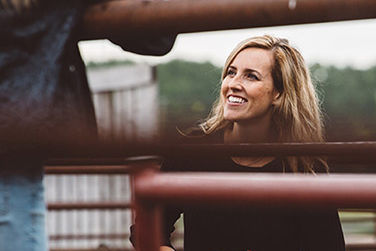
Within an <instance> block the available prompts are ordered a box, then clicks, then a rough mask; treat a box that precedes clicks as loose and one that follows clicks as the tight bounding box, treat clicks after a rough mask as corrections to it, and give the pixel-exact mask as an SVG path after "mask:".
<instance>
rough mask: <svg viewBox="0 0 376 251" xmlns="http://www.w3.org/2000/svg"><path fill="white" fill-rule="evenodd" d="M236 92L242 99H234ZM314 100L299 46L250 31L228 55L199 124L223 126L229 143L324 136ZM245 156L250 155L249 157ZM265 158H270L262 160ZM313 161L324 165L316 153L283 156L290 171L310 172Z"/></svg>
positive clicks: (319, 139)
mask: <svg viewBox="0 0 376 251" xmlns="http://www.w3.org/2000/svg"><path fill="white" fill-rule="evenodd" d="M235 97H237V98H239V97H240V98H241V99H242V102H241V103H236V102H233V101H234V98H235ZM318 104H319V102H318V98H317V95H316V92H315V88H314V86H313V84H312V81H311V78H310V75H309V70H308V68H307V66H306V64H305V62H304V59H303V57H302V55H301V54H300V53H299V51H298V50H296V49H295V48H293V47H292V46H290V44H289V43H288V41H287V40H286V39H279V38H275V37H272V36H262V37H253V38H250V39H247V40H245V41H243V42H241V43H240V44H239V45H238V46H237V47H236V48H235V49H234V50H233V51H232V52H231V53H230V55H229V57H228V58H227V60H226V64H225V66H224V68H223V72H222V88H221V95H220V96H219V98H218V100H217V101H216V103H215V104H214V106H213V109H212V112H211V114H210V116H209V117H208V119H207V120H206V121H205V122H204V123H202V124H201V128H202V130H203V132H205V134H211V133H213V132H217V131H221V130H222V131H224V133H225V142H228V143H251V142H322V141H323V140H324V139H323V123H322V115H321V111H320V107H319V105H318ZM258 159H259V158H258ZM269 159H270V158H269ZM247 162H252V161H251V159H250V158H248V161H247ZM265 162H268V158H266V159H265V161H261V165H262V164H265ZM317 163H321V166H324V167H325V168H327V165H326V163H325V161H324V160H323V159H321V158H319V157H289V158H286V159H284V160H283V165H284V169H286V168H287V169H290V170H291V171H294V172H297V171H298V170H299V169H300V171H304V172H314V167H315V164H317ZM259 164H260V163H259Z"/></svg>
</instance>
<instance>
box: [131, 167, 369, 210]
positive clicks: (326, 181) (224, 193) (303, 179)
mask: <svg viewBox="0 0 376 251" xmlns="http://www.w3.org/2000/svg"><path fill="white" fill-rule="evenodd" d="M135 195H136V198H137V200H138V201H147V202H148V203H152V204H160V203H162V204H174V205H186V204H189V205H191V206H200V205H211V206H213V205H216V206H226V205H231V206H234V205H237V206H241V205H255V204H258V205H260V206H269V205H272V206H286V205H289V206H292V207H299V206H303V207H308V206H309V207H324V208H325V207H333V208H375V207H376V175H348V174H335V175H327V174H318V175H307V174H253V173H252V174H250V173H242V174H235V173H161V174H155V173H152V172H148V173H147V175H142V178H138V179H137V180H136V182H135Z"/></svg>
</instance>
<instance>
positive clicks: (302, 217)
mask: <svg viewBox="0 0 376 251" xmlns="http://www.w3.org/2000/svg"><path fill="white" fill-rule="evenodd" d="M162 170H163V171H204V172H213V171H215V172H218V171H220V172H248V173H249V172H266V173H271V172H282V171H283V170H282V161H281V160H280V159H275V160H273V161H272V162H270V163H268V164H266V165H265V166H263V167H246V166H241V165H238V164H236V163H235V162H233V161H232V159H231V158H227V157H219V158H217V159H215V160H193V159H190V160H167V161H165V163H164V164H163V166H162ZM181 213H183V214H184V250H185V251H200V250H202V251H204V250H205V251H221V250H223V251H247V250H251V251H276V250H278V251H344V250H345V247H344V238H343V234H342V229H341V224H340V221H339V218H338V214H337V211H336V210H335V209H333V210H325V211H316V210H305V211H303V210H302V209H299V210H297V209H293V210H292V209H289V210H287V209H281V208H278V209H275V208H274V209H273V208H257V207H255V208H241V209H236V210H233V209H230V210H224V209H215V208H200V209H197V208H196V209H195V208H166V209H165V214H164V220H163V223H164V228H163V233H162V235H163V237H164V238H163V245H168V246H171V243H170V240H169V239H170V233H172V232H173V231H174V227H173V225H174V223H175V222H176V220H177V219H178V218H179V217H180V214H181Z"/></svg>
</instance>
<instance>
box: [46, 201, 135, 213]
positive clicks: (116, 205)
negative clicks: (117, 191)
mask: <svg viewBox="0 0 376 251" xmlns="http://www.w3.org/2000/svg"><path fill="white" fill-rule="evenodd" d="M131 208H134V205H133V204H131V203H126V202H124V203H123V202H92V203H90V202H85V203H79V202H72V203H66V202H64V203H59V202H57V203H48V205H47V209H48V210H51V211H52V210H53V211H59V210H118V209H131Z"/></svg>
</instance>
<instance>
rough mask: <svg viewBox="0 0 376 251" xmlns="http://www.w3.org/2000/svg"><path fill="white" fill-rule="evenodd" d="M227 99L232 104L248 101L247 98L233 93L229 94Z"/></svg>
mask: <svg viewBox="0 0 376 251" xmlns="http://www.w3.org/2000/svg"><path fill="white" fill-rule="evenodd" d="M227 101H228V103H230V104H243V103H246V102H248V101H247V100H246V99H245V98H242V97H239V96H233V95H229V96H228V97H227Z"/></svg>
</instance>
